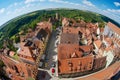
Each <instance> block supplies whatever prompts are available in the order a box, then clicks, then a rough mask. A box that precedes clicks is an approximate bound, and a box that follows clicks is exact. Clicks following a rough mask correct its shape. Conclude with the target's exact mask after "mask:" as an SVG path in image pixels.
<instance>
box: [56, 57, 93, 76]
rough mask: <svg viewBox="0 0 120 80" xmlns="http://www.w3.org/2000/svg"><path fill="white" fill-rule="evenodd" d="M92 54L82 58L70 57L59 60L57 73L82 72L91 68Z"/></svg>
mask: <svg viewBox="0 0 120 80" xmlns="http://www.w3.org/2000/svg"><path fill="white" fill-rule="evenodd" d="M92 65H93V56H86V57H83V58H70V59H62V60H59V63H58V68H59V71H58V72H59V74H68V73H76V72H83V71H88V70H91V69H92Z"/></svg>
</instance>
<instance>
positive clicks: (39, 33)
mask: <svg viewBox="0 0 120 80" xmlns="http://www.w3.org/2000/svg"><path fill="white" fill-rule="evenodd" d="M46 36H47V32H46V31H45V30H44V29H40V31H39V32H38V33H37V36H36V37H37V38H38V39H42V38H43V37H44V38H45V37H46Z"/></svg>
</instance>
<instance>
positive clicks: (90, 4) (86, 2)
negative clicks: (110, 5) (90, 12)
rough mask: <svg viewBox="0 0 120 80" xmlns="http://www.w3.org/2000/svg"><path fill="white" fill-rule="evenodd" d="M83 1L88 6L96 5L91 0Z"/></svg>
mask: <svg viewBox="0 0 120 80" xmlns="http://www.w3.org/2000/svg"><path fill="white" fill-rule="evenodd" d="M82 3H83V4H85V5H87V6H91V7H95V5H94V4H92V3H91V2H90V1H88V0H83V1H82Z"/></svg>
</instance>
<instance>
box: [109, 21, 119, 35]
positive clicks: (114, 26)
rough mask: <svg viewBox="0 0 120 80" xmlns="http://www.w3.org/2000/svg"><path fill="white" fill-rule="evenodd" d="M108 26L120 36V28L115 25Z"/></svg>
mask: <svg viewBox="0 0 120 80" xmlns="http://www.w3.org/2000/svg"><path fill="white" fill-rule="evenodd" d="M107 26H108V27H110V28H111V29H112V30H113V31H114V32H116V33H117V34H118V35H120V28H119V27H118V26H116V25H115V24H113V23H111V22H108V23H107Z"/></svg>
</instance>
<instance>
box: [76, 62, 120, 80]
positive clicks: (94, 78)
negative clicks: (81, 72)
mask: <svg viewBox="0 0 120 80" xmlns="http://www.w3.org/2000/svg"><path fill="white" fill-rule="evenodd" d="M119 70H120V61H118V62H115V63H114V64H112V65H111V66H109V67H108V68H105V69H103V70H101V71H99V72H96V73H95V74H92V75H89V76H87V77H83V78H80V79H77V80H110V78H111V77H112V76H114V75H115V74H116V73H117V72H118V71H119Z"/></svg>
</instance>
